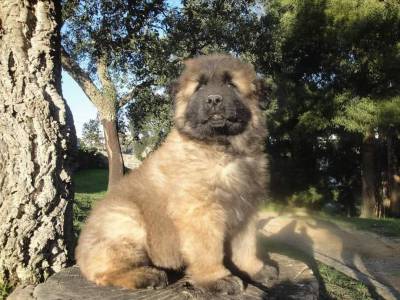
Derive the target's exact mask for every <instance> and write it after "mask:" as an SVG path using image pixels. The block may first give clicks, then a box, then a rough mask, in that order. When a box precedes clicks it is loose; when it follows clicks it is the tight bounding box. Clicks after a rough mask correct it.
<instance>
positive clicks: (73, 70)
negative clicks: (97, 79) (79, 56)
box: [61, 48, 102, 107]
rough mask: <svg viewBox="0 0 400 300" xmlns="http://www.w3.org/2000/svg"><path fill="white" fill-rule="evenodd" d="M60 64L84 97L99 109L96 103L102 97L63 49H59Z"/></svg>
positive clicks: (86, 75) (87, 76)
mask: <svg viewBox="0 0 400 300" xmlns="http://www.w3.org/2000/svg"><path fill="white" fill-rule="evenodd" d="M61 62H62V66H63V68H64V69H65V71H67V72H68V74H69V75H71V77H72V78H73V79H74V80H75V81H76V83H77V84H78V85H79V86H80V87H81V89H82V90H83V92H84V93H85V95H86V96H87V97H88V98H89V100H90V101H91V102H93V104H94V105H95V106H96V107H99V104H100V103H98V102H99V101H101V98H102V95H101V92H100V91H99V90H98V88H97V87H96V86H95V85H94V83H93V82H92V80H91V79H90V77H89V75H88V74H87V73H86V72H85V71H84V70H82V68H81V67H80V66H79V65H78V63H77V62H75V60H74V59H73V58H72V57H71V56H70V55H69V54H68V53H67V52H66V51H65V49H64V48H62V49H61Z"/></svg>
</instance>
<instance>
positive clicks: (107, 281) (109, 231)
mask: <svg viewBox="0 0 400 300" xmlns="http://www.w3.org/2000/svg"><path fill="white" fill-rule="evenodd" d="M76 259H77V263H78V265H79V267H80V269H81V272H82V274H83V275H84V276H85V277H86V278H87V279H88V280H90V281H93V282H95V283H96V284H98V285H114V286H118V287H124V288H129V289H139V288H147V287H151V288H158V287H164V286H166V285H167V276H166V274H165V272H164V271H162V270H158V269H156V268H153V267H151V263H150V259H149V257H148V254H147V251H146V230H145V227H144V224H143V221H142V218H141V215H140V214H139V213H138V210H137V209H136V208H135V207H132V206H130V207H128V206H122V205H115V206H113V205H103V204H100V205H98V206H97V207H95V209H94V211H93V212H92V214H91V216H90V217H89V219H88V222H87V224H86V226H85V227H84V228H83V230H82V233H81V236H80V238H79V243H78V247H77V249H76Z"/></svg>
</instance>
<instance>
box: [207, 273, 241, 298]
mask: <svg viewBox="0 0 400 300" xmlns="http://www.w3.org/2000/svg"><path fill="white" fill-rule="evenodd" d="M203 287H204V288H205V289H207V290H208V291H209V292H211V293H215V294H227V295H237V294H240V293H242V292H243V282H242V280H241V279H240V278H239V277H236V276H233V275H229V276H225V277H223V278H221V279H218V280H216V281H213V282H209V283H207V284H203Z"/></svg>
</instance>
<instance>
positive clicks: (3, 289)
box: [0, 283, 11, 300]
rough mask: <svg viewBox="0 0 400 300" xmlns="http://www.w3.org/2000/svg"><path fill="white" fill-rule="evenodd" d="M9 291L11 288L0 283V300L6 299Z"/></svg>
mask: <svg viewBox="0 0 400 300" xmlns="http://www.w3.org/2000/svg"><path fill="white" fill-rule="evenodd" d="M10 292H11V288H10V287H9V286H8V285H6V284H2V283H0V300H3V299H6V298H7V296H8V295H9V294H10Z"/></svg>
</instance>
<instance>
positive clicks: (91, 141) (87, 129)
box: [80, 119, 103, 149]
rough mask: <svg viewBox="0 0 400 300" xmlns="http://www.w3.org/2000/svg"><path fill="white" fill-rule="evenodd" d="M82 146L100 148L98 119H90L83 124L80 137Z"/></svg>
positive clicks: (101, 146)
mask: <svg viewBox="0 0 400 300" xmlns="http://www.w3.org/2000/svg"><path fill="white" fill-rule="evenodd" d="M80 141H81V142H82V145H81V146H83V147H85V148H96V149H102V148H103V145H102V144H103V143H102V141H101V132H100V122H99V120H98V119H91V120H89V121H87V122H85V123H84V124H83V127H82V138H81V139H80Z"/></svg>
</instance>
